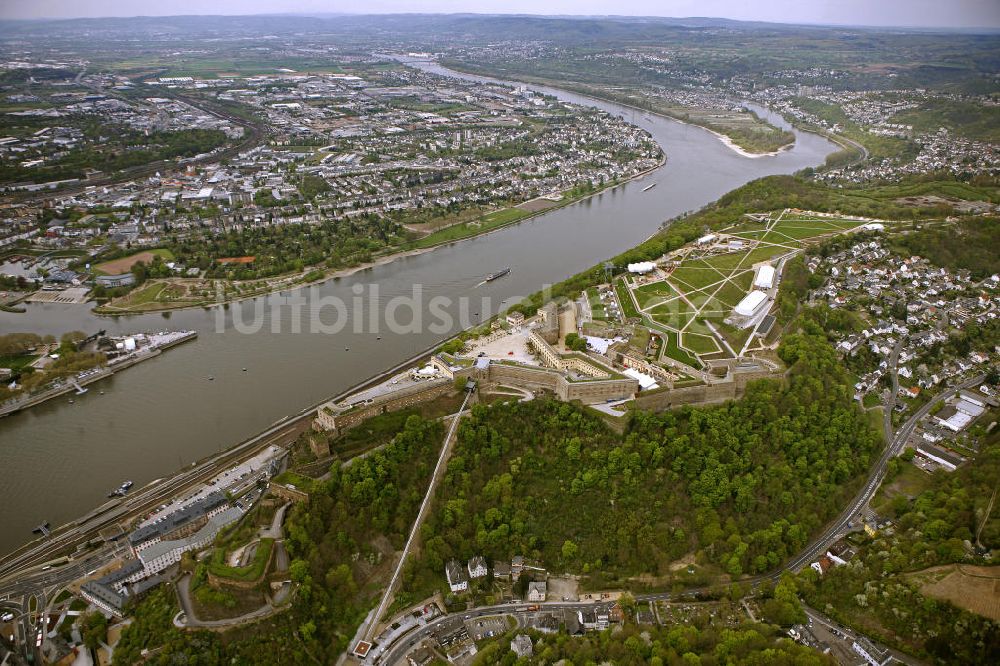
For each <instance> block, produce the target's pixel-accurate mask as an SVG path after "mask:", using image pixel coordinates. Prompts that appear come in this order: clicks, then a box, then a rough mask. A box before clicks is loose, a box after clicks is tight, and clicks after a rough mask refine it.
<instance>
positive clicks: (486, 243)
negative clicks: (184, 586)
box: [0, 62, 838, 554]
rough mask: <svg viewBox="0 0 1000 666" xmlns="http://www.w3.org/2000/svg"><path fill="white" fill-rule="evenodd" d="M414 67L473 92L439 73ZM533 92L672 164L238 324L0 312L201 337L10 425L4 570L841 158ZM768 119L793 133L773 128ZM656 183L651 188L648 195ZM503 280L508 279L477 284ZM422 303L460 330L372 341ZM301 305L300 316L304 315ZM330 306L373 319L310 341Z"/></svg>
mask: <svg viewBox="0 0 1000 666" xmlns="http://www.w3.org/2000/svg"><path fill="white" fill-rule="evenodd" d="M414 66H418V67H420V68H421V69H424V70H425V71H430V72H433V73H438V74H443V75H454V76H462V77H464V78H478V77H466V75H459V74H457V73H454V72H450V71H449V70H445V69H444V68H442V67H440V66H438V65H436V64H435V63H430V62H422V63H414ZM529 87H530V88H533V89H535V90H541V91H543V92H546V93H549V94H554V95H557V96H558V97H560V98H561V99H563V100H565V101H568V102H574V103H579V104H589V105H591V106H597V107H600V108H602V109H605V110H608V111H610V112H613V113H616V114H621V115H623V116H625V118H627V119H629V120H632V121H633V122H635V123H636V124H638V125H640V126H642V127H644V128H645V129H647V130H648V131H649V132H650V133H651V134H652V135H653V137H655V139H656V140H657V141H658V142H659V143H660V145H661V146H662V147H663V149H664V150H665V151H666V153H667V162H666V164H665V165H663V166H662V167H660V168H658V169H656V170H655V171H653V172H650V173H649V174H647V175H646V176H645V177H644V178H642V179H640V180H637V181H632V182H628V183H625V184H623V185H620V186H618V187H615V188H613V189H610V190H606V191H604V192H602V193H599V194H597V195H595V196H594V197H592V198H590V199H586V200H584V201H581V202H578V203H576V204H573V205H570V206H566V207H564V208H559V209H556V210H553V211H551V212H549V213H546V214H543V215H540V216H538V217H534V218H531V219H529V220H526V221H524V222H522V223H520V224H516V225H513V226H508V227H504V228H502V229H500V230H498V231H496V232H494V233H490V234H486V235H483V236H480V237H478V238H473V239H469V240H466V241H460V242H456V243H453V244H450V245H446V246H442V247H439V248H437V249H435V250H433V251H431V252H426V253H424V254H419V255H414V256H407V257H403V258H400V259H398V260H396V261H393V262H391V263H387V264H384V265H380V266H377V267H374V268H371V269H366V270H363V271H359V272H357V273H355V274H353V275H350V276H348V277H342V278H339V279H333V280H330V281H328V282H325V283H323V284H321V285H318V286H314V287H309V288H305V289H302V290H298V291H293V292H289V293H282V294H273V295H271V296H265V297H261V298H258V299H254V300H249V301H244V302H240V303H235V304H232V305H231V306H229V307H228V308H223V307H221V306H219V307H215V308H208V309H195V310H184V311H177V312H173V313H154V314H147V315H139V316H129V317H121V318H117V319H109V318H103V317H98V316H96V315H93V314H92V313H91V312H90V308H91V305H90V304H87V305H67V304H59V303H45V304H30V305H28V306H27V312H26V313H24V314H14V313H7V312H0V331H2V332H12V331H34V332H38V333H52V334H55V335H58V334H61V333H63V332H65V331H70V330H83V331H86V332H88V333H92V332H96V331H97V330H99V329H107V330H108V332H109V333H119V332H120V333H127V332H134V331H157V330H163V329H167V328H169V329H191V330H197V331H198V332H199V336H198V339H197V340H196V341H192V342H189V343H186V344H184V345H181V346H179V347H177V348H175V349H171V350H170V351H168V352H166V353H164V354H163V355H161V356H159V357H158V358H156V359H154V360H150V361H147V362H145V363H142V364H140V365H137V366H135V367H134V368H131V369H129V370H127V371H126V372H123V373H121V374H118V375H115V376H113V377H111V378H110V379H108V380H105V381H102V382H99V383H97V384H94V385H93V386H92V387H91V390H90V391H89V392H88V393H87V394H85V395H81V396H74V397H73V398H74V402H73V403H72V404H70V403H69V401H68V400H67V399H56V400H53V401H50V402H48V403H45V404H43V405H40V406H38V407H35V408H33V409H31V410H28V411H26V412H22V413H19V414H15V415H13V416H10V417H7V418H4V419H0V469H2V473H0V498H2V501H3V507H4V508H3V511H2V512H0V554H3V553H8V552H10V551H12V550H14V549H15V548H17V547H18V546H20V545H21V544H23V543H25V542H27V541H29V540H30V539H31V538H32V534H31V529H32V527H34V526H35V525H38V524H39V523H41V522H42V521H46V520H47V521H50V522H51V523H52V524H53V525H60V524H63V523H65V522H67V521H70V520H73V519H74V518H77V517H79V516H80V515H82V514H84V513H86V512H88V511H90V510H91V509H93V508H95V507H97V506H98V505H99V504H101V503H102V502H104V501H105V495H106V494H107V492H108V491H109V490H111V489H113V488H116V487H118V485H119V484H120V483H121V482H122V481H124V480H125V479H132V480H134V481H135V483H136V486H137V487H139V486H142V485H144V484H146V483H148V482H150V481H151V480H153V479H156V478H161V477H164V476H167V475H170V474H172V473H174V472H176V471H178V470H179V469H180V468H181V467H182V466H185V465H190V464H191V462H192V461H194V460H196V459H200V458H202V457H204V456H206V455H209V454H212V453H214V452H217V451H219V450H222V449H225V448H228V447H230V446H232V445H234V444H236V443H237V442H239V441H242V440H243V439H246V438H247V437H249V436H251V435H253V434H254V433H256V432H258V431H260V430H262V429H264V428H265V427H267V426H268V425H270V424H272V423H274V422H275V421H277V420H279V419H281V418H283V417H285V416H287V415H290V414H297V413H299V412H301V411H302V409H303V408H304V407H306V406H307V405H312V404H315V403H317V402H319V401H321V400H323V399H324V398H327V397H329V396H332V395H336V394H337V393H340V392H341V391H343V390H344V389H346V388H347V387H350V386H352V385H354V384H356V383H358V382H360V381H362V380H364V379H365V378H367V377H371V376H373V375H376V374H378V373H379V372H381V371H383V370H385V369H386V368H388V367H391V366H393V365H396V364H397V363H400V362H401V361H403V360H405V359H407V358H409V357H411V356H413V355H414V354H416V353H417V352H419V351H421V350H423V349H426V348H428V347H430V346H432V345H433V344H435V343H436V342H437V341H440V340H442V339H444V338H446V337H448V336H449V335H450V334H452V333H454V332H457V330H459V328H461V327H462V325H463V322H462V320H461V318H460V317H459V316H457V312H458V311H459V309H460V308H461V307H462V305H461V303H460V302H461V299H463V297H464V298H465V299H467V301H466V305H467V311H468V318H469V319H470V320H471V321H478V320H480V319H483V318H486V317H487V316H489V315H490V314H491V313H492V312H495V311H496V310H497V309H498V308H499V307H500V306H501V305H502V301H503V299H510V298H516V297H518V296H524V295H527V294H530V293H533V292H535V291H537V290H538V289H540V288H541V287H542V286H543V285H545V284H552V283H555V282H558V281H560V280H562V279H564V278H566V277H568V276H570V275H573V274H574V273H577V272H579V271H580V270H583V269H585V268H587V267H589V266H592V265H594V264H597V263H599V262H600V261H602V260H604V259H607V258H609V257H611V256H613V255H615V254H617V253H619V252H621V251H623V250H626V249H628V248H630V247H632V246H634V245H636V244H638V243H640V242H641V241H643V240H644V239H645V238H647V237H648V236H649V235H650V234H652V233H653V232H654V231H656V229H657V228H658V227H659V226H660V224H661V223H662V222H663V221H664V220H666V219H669V218H671V217H674V216H675V215H677V214H679V213H682V212H684V211H688V210H693V209H697V208H700V207H701V206H703V205H705V204H707V203H709V202H711V201H714V200H715V199H717V198H718V197H719V196H721V195H722V194H724V193H726V192H728V191H730V190H732V189H734V188H736V187H738V186H740V185H742V184H743V183H746V182H748V181H750V180H753V179H756V178H760V177H762V176H766V175H771V174H779V173H792V172H795V171H798V170H800V169H803V168H805V167H808V166H816V165H819V164H821V163H822V162H823V161H824V159H825V157H826V155H827V154H828V153H830V152H833V151H834V150H836V149H837V148H838V147H837V146H836V145H834V144H833V143H831V142H829V141H827V140H826V139H825V138H823V137H820V136H818V135H815V134H808V133H804V132H800V131H798V130H793V131H795V134H796V141H795V145H794V147H792V148H791V149H789V150H786V151H782V152H781V153H779V154H778V155H774V156H765V157H759V158H747V157H743V156H741V155H739V154H737V153H736V152H735V151H733V150H732V149H730V148H729V147H727V146H726V145H724V144H723V142H722V141H720V140H719V138H718V137H716V136H714V135H713V134H711V133H709V132H708V131H706V130H703V129H701V128H698V127H694V126H691V125H685V124H682V123H679V122H676V121H673V120H670V119H667V118H662V117H658V116H649V115H648V114H644V113H635V114H633V111H632V110H631V109H628V108H626V107H623V106H620V105H617V104H613V103H610V102H604V101H599V100H593V99H589V98H586V97H583V96H580V95H576V94H572V93H567V92H563V91H558V90H553V89H547V88H544V87H541V86H529ZM768 118H769V119H770V120H771V121H772V122H775V123H779V124H782V126H783V127H787V124H785V123H784V122H783V121H782V120H781V119H780V118H778V117H775V116H773V114H771V115H769V116H768ZM653 183H655V184H656V185H657V187H655V188H652V189H647V188H648V186H649V185H651V184H653ZM508 265H509V266H510V267H511V272H510V274H509V275H507V276H505V277H503V278H501V279H498V280H495V281H492V282H487V283H483V281H484V278H485V276H486V275H487V274H489V273H491V272H494V271H498V270H500V269H502V268H504V267H505V266H508ZM376 285H377V286H376ZM414 289H417V290H418V291H419V292H420V293H421V295H422V299H421V302H422V306H421V308H426V307H428V306H430V307H433V303H432V299H434V298H435V297H439V300H438V302H439V304H441V303H445V305H444V306H443V309H444V310H445V311H447V312H449V313H451V314H453V315H456V316H454V317H453V321H452V322H451V324H450V326H444V327H442V326H436V327H433V328H432V327H431V326H427V325H423V326H421V325H412V326H407V327H406V328H410V329H413V331H412V332H401V331H397V332H393V330H390V328H389V327H386V326H382V327H381V328H380V329H379V330H378V331H377V332H376V331H375V330H373V328H372V327H371V326H370V325H368V323H369V320H368V317H369V315H370V314H371V313H376V314H379V313H384V312H385V310H386V308H390V309H391V308H392V303H393V302H394V299H396V298H397V297H410V296H412V295H413V293H414ZM299 297H305V299H304V300H305V302H304V304H300V305H296V304H295V303H296V302H297V299H298V298H299ZM440 297H443V298H440ZM335 299H340V301H341V302H343V303H347V304H352V303H357V302H361V303H363V310H362V312H363V315H362V316H363V319H364V321H361V320H360V319H359V318H358V317H355V316H354V313H353V308H352V309H351V310H352V312H351V313H349V314H348V317H347V319H346V322H347V325H346V326H344V327H343V329H342V330H340V331H339V332H337V333H334V334H331V333H328V332H326V333H324V332H321V331H319V330H316V328H315V327H313V326H310V325H309V324H308V321H312V320H313V319H314V315H316V314H317V312H318V311H319V310H320V309H321V307H322V305H321V304H322V303H326V302H329V301H332V300H335ZM484 299H485V300H484ZM396 309H397V310H398V311H397V312H396V313H395V314H396V320H397V321H402V322H407V323H410V320H411V319H412V318H413V312H409V313H407V312H406V308H405V307H404V308H396ZM327 310H328V311H329V310H331V308H327ZM327 314H329V312H327ZM425 314H427V313H426V312H424V311H422V310H421V311H420V312H419V315H418V316H419V317H423V316H424V315H425ZM380 316H381V314H380ZM329 319H330V317H324V318H323V321H327V320H329ZM303 321H305V322H306V323H303ZM426 321H427V322H428V323H430V322H432V321H440V319H438V320H434V319H432V318H430V317H428V318H427V319H426ZM361 324H365V325H361ZM320 328H327V327H325V326H321V327H320ZM243 368H246V371H244V370H243ZM209 377H213V378H214V379H213V380H211V381H210V380H209ZM102 391H103V394H102Z"/></svg>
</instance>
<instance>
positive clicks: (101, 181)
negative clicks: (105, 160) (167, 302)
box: [8, 88, 266, 204]
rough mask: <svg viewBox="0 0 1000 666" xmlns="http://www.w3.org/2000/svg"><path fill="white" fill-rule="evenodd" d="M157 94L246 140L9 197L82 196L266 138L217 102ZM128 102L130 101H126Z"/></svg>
mask: <svg viewBox="0 0 1000 666" xmlns="http://www.w3.org/2000/svg"><path fill="white" fill-rule="evenodd" d="M99 92H102V93H104V94H107V91H106V90H101V91H99ZM156 95H157V96H158V97H173V98H174V99H177V100H179V101H181V102H184V103H185V104H189V105H191V106H192V107H194V108H196V109H198V110H199V111H203V112H205V113H207V114H209V115H213V116H216V117H218V118H222V119H224V120H228V121H230V122H232V123H234V124H236V125H239V126H240V127H242V128H243V131H244V135H243V138H242V139H241V140H240V141H239V142H238V143H235V144H233V145H231V146H229V147H227V148H223V149H221V150H218V151H216V152H212V153H208V154H206V155H203V156H201V157H198V158H195V159H190V158H189V159H187V160H186V161H183V162H180V161H179V160H176V159H170V160H158V161H156V162H150V163H149V164H141V165H139V166H135V167H130V168H128V169H122V170H120V171H118V172H117V173H115V175H113V176H105V177H103V178H94V179H88V180H81V181H79V182H77V183H72V184H67V185H65V186H62V187H58V188H56V189H54V190H48V189H46V190H41V191H38V192H28V193H13V194H8V197H9V198H11V199H13V200H16V201H17V202H18V203H25V204H28V203H44V202H45V201H47V200H50V199H51V198H52V197H53V196H56V195H58V196H62V197H66V196H70V195H73V194H79V193H81V192H83V191H85V190H87V189H89V188H92V187H104V186H108V185H114V184H117V183H124V182H128V181H130V180H136V179H138V178H145V177H148V176H152V175H153V174H155V173H157V172H161V173H167V172H169V171H171V170H175V169H177V168H178V167H179V166H184V167H187V166H188V165H200V164H208V163H217V162H222V161H224V160H227V159H230V158H233V157H235V156H236V155H238V154H239V153H241V152H243V151H246V150H249V149H250V148H253V147H254V146H256V145H257V144H258V143H259V142H260V140H261V139H262V138H263V136H264V134H265V132H266V130H265V128H264V126H263V125H262V124H260V123H255V122H252V121H250V120H248V119H247V118H244V117H242V116H237V115H235V114H233V113H231V112H230V111H229V110H228V109H227V108H226V107H225V106H223V105H221V104H217V103H212V102H210V101H208V100H203V99H195V98H192V97H189V96H187V95H184V94H181V93H178V92H176V91H174V90H170V89H168V88H157V89H156ZM126 101H129V100H126Z"/></svg>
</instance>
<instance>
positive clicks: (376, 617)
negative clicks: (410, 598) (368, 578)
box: [364, 393, 472, 640]
mask: <svg viewBox="0 0 1000 666" xmlns="http://www.w3.org/2000/svg"><path fill="white" fill-rule="evenodd" d="M471 396H472V393H466V394H465V399H464V400H462V406H461V407H459V408H458V411H457V412H455V414H454V416H452V417H451V427H450V428H449V429H448V434H447V435H446V436H445V438H444V444H443V445H442V446H441V454H440V455H439V456H438V460H437V465H435V466H434V473H433V474H431V480H430V483H428V484H427V492H426V493H425V494H424V501H423V502H421V503H420V511H418V512H417V518H416V520H414V521H413V527H412V528H411V529H410V535H409V536H408V537H407V539H406V545H405V546H403V554H402V555H401V556H400V558H399V562H397V563H396V569H395V571H393V572H392V578H390V579H389V584H388V585H387V586H386V588H385V592H384V593H383V594H382V600H381V601H380V602H379V605H378V607H377V608H376V609H375V613H374V614H373V615H372V616H371V623H370V624H369V625H368V628H367V629H366V630H365V632H364V636H365V639H366V640H371V638H372V636H374V635H375V630H376V628H377V627H378V625H379V621H380V619H381V618H382V616H383V615H384V614H385V611H386V609H387V608H388V607H389V604H390V603H391V601H392V599H393V596H394V593H395V589H396V584H397V583H398V582H399V575H400V574H401V573H402V571H403V565H404V564H405V563H406V557H407V555H409V554H410V549H411V548H412V547H413V543H414V542H415V541H416V538H417V532H419V530H420V526H421V525H422V524H423V522H424V519H425V518H426V517H427V509H428V507H429V506H430V503H431V498H432V497H433V496H434V490H435V488H437V484H438V482H439V481H440V480H441V477H443V476H444V471H445V467H446V464H445V463H447V461H448V458H449V457H450V456H451V450H452V446H453V444H454V442H455V431H456V430H457V428H458V422H459V421H461V419H462V415H463V412H465V406H466V404H467V403H468V402H469V398H470V397H471Z"/></svg>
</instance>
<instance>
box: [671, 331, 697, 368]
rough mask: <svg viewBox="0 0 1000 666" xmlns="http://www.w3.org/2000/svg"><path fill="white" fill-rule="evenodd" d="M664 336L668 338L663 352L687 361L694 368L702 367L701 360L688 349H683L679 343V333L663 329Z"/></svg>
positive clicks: (678, 359) (675, 358) (682, 361)
mask: <svg viewBox="0 0 1000 666" xmlns="http://www.w3.org/2000/svg"><path fill="white" fill-rule="evenodd" d="M662 335H663V337H664V338H665V339H666V343H665V345H666V346H665V348H664V350H663V353H664V354H666V355H667V356H669V357H670V358H672V359H674V360H675V361H680V362H681V363H686V364H687V365H690V366H691V367H694V368H700V367H701V362H700V361H699V360H698V359H697V358H695V357H694V356H692V355H691V354H689V353H688V352H687V351H686V350H684V349H681V348H680V346H679V345H678V344H677V334H676V333H674V332H673V331H663V332H662Z"/></svg>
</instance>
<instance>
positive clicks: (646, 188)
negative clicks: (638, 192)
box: [642, 183, 656, 192]
mask: <svg viewBox="0 0 1000 666" xmlns="http://www.w3.org/2000/svg"><path fill="white" fill-rule="evenodd" d="M654 187H656V183H650V184H649V185H647V186H646V187H644V188H642V191H643V192H648V191H649V190H651V189H653V188H654Z"/></svg>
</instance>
